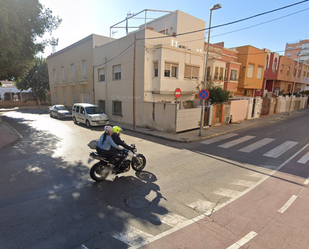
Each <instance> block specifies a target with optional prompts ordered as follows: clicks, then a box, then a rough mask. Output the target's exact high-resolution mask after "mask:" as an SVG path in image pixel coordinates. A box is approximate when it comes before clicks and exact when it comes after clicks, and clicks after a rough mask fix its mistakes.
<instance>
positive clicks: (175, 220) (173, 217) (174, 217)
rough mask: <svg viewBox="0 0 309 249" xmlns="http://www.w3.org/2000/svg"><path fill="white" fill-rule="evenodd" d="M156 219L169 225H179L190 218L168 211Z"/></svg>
mask: <svg viewBox="0 0 309 249" xmlns="http://www.w3.org/2000/svg"><path fill="white" fill-rule="evenodd" d="M156 219H157V220H159V221H161V222H162V223H164V224H166V225H169V226H170V227H175V226H177V225H179V224H180V223H183V222H185V221H187V220H188V219H187V218H186V217H183V216H181V215H178V214H175V213H168V214H165V215H162V216H159V217H157V218H156Z"/></svg>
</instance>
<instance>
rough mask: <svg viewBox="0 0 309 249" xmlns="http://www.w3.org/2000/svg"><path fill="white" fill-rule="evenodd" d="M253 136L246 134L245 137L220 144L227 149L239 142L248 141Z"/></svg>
mask: <svg viewBox="0 0 309 249" xmlns="http://www.w3.org/2000/svg"><path fill="white" fill-rule="evenodd" d="M252 138H255V136H244V137H241V138H238V139H235V140H233V141H230V142H227V143H225V144H221V145H219V147H221V148H225V149H227V148H230V147H232V146H235V145H237V144H241V143H243V142H246V141H248V140H250V139H252Z"/></svg>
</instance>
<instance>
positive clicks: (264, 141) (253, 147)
mask: <svg viewBox="0 0 309 249" xmlns="http://www.w3.org/2000/svg"><path fill="white" fill-rule="evenodd" d="M274 140H275V139H273V138H264V139H262V140H260V141H257V142H255V143H253V144H250V145H248V146H246V147H244V148H242V149H240V150H239V151H241V152H246V153H250V152H252V151H255V150H257V149H259V148H261V147H263V146H264V145H266V144H269V143H271V142H272V141H274Z"/></svg>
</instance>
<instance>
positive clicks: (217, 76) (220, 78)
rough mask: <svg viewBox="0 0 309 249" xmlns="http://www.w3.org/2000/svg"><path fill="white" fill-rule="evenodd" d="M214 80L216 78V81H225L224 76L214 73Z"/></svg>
mask: <svg viewBox="0 0 309 249" xmlns="http://www.w3.org/2000/svg"><path fill="white" fill-rule="evenodd" d="M214 80H217V81H226V78H225V77H223V76H219V75H215V76H214Z"/></svg>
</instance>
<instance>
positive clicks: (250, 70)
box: [247, 64, 254, 78]
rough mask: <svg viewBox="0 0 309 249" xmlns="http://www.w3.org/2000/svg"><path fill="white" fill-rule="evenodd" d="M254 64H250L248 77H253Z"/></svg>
mask: <svg viewBox="0 0 309 249" xmlns="http://www.w3.org/2000/svg"><path fill="white" fill-rule="evenodd" d="M253 71H254V65H252V64H249V65H248V72H247V78H253Z"/></svg>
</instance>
